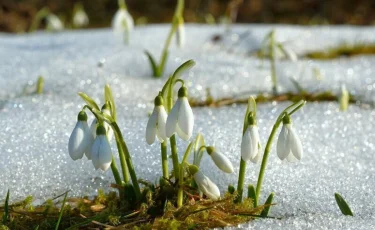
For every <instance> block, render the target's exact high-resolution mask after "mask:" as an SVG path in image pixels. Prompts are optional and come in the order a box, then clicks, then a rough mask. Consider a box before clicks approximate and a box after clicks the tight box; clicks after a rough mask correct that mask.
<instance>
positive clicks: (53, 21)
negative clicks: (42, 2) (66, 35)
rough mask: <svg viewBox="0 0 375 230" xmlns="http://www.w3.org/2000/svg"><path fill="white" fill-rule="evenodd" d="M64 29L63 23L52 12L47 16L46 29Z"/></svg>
mask: <svg viewBox="0 0 375 230" xmlns="http://www.w3.org/2000/svg"><path fill="white" fill-rule="evenodd" d="M63 29H64V23H63V22H62V21H61V20H60V19H59V17H57V16H56V15H54V14H49V15H48V16H47V30H50V31H61V30H63Z"/></svg>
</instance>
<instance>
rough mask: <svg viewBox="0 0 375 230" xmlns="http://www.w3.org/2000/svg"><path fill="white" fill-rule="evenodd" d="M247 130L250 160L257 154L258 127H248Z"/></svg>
mask: <svg viewBox="0 0 375 230" xmlns="http://www.w3.org/2000/svg"><path fill="white" fill-rule="evenodd" d="M249 129H250V138H251V152H250V159H252V158H254V157H255V156H256V155H257V153H258V144H259V131H258V126H256V125H250V126H249Z"/></svg>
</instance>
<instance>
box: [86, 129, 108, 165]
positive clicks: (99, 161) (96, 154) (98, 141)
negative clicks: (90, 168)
mask: <svg viewBox="0 0 375 230" xmlns="http://www.w3.org/2000/svg"><path fill="white" fill-rule="evenodd" d="M91 158H92V163H93V164H94V167H95V169H99V168H100V169H101V170H103V171H106V170H107V169H108V168H109V166H111V163H112V150H111V146H110V144H109V141H108V138H107V135H106V129H105V128H104V126H103V125H98V128H97V129H96V138H95V141H94V144H93V145H92V148H91Z"/></svg>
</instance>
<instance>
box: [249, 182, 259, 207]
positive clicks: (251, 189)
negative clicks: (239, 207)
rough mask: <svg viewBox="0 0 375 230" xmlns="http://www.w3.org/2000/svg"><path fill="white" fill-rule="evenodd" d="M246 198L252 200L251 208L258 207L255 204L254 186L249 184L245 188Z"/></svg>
mask: <svg viewBox="0 0 375 230" xmlns="http://www.w3.org/2000/svg"><path fill="white" fill-rule="evenodd" d="M247 198H250V199H252V200H253V207H254V208H256V207H257V206H258V204H257V198H256V192H255V187H254V185H252V184H250V185H249V186H248V187H247Z"/></svg>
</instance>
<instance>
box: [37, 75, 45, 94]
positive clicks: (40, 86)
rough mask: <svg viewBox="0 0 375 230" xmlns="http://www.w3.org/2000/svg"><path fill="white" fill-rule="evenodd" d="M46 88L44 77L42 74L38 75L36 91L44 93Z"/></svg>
mask: <svg viewBox="0 0 375 230" xmlns="http://www.w3.org/2000/svg"><path fill="white" fill-rule="evenodd" d="M43 88H44V78H43V77H42V76H39V77H38V81H37V83H36V93H37V94H42V93H43Z"/></svg>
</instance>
